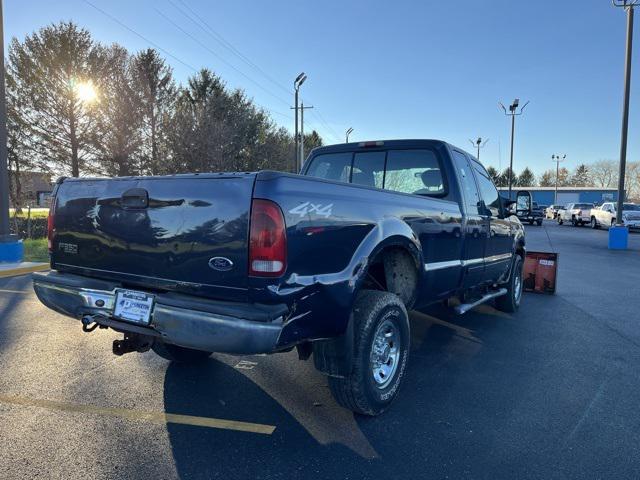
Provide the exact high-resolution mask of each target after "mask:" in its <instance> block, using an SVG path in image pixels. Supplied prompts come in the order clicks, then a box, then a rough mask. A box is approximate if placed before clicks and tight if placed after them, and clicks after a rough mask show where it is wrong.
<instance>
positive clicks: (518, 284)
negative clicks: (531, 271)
mask: <svg viewBox="0 0 640 480" xmlns="http://www.w3.org/2000/svg"><path fill="white" fill-rule="evenodd" d="M521 295H522V270H521V269H518V274H517V275H516V278H514V279H513V296H514V298H515V300H516V303H520V296H521Z"/></svg>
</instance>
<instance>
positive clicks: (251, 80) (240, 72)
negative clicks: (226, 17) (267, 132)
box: [154, 7, 289, 106]
mask: <svg viewBox="0 0 640 480" xmlns="http://www.w3.org/2000/svg"><path fill="white" fill-rule="evenodd" d="M154 10H155V11H156V13H158V15H160V16H161V17H162V18H164V19H165V20H166V21H167V22H169V23H170V24H171V25H173V26H174V27H176V28H177V29H178V30H180V32H182V33H183V34H184V35H186V36H187V37H189V38H190V39H191V40H193V41H194V42H196V43H197V44H198V45H200V46H201V47H202V48H204V49H205V50H207V51H208V52H209V53H211V54H212V55H213V56H215V57H216V58H217V59H218V60H220V61H221V62H222V63H224V64H225V65H227V66H228V67H229V68H231V69H233V70H234V71H235V72H237V73H238V74H240V75H242V76H243V77H244V78H246V79H247V80H249V81H250V82H251V83H253V84H254V85H256V86H257V87H258V88H260V89H261V90H262V91H263V92H265V93H267V94H268V95H271V96H272V97H273V98H276V99H278V100H280V101H281V102H282V103H284V104H285V105H287V106H288V105H289V102H287V101H286V100H284V99H283V98H282V97H279V96H278V95H276V94H275V93H273V92H271V91H270V90H268V89H266V88H265V87H263V86H262V85H261V84H260V82H257V81H256V80H254V79H253V78H251V77H250V76H249V75H247V74H245V73H244V72H243V71H242V70H240V69H238V68H236V66H235V65H233V64H232V63H230V62H228V61H227V60H225V59H224V58H223V57H222V56H221V55H220V54H218V53H217V52H216V51H214V50H213V49H211V48H210V47H209V46H208V45H207V44H206V43H203V42H202V41H200V40H199V39H198V38H196V37H194V36H193V35H191V33H189V32H188V31H186V30H185V29H184V28H182V27H181V26H180V25H178V24H177V23H176V22H174V21H173V20H172V19H171V18H169V17H167V16H166V15H165V14H164V13H162V11H160V10H159V9H157V8H155V7H154Z"/></svg>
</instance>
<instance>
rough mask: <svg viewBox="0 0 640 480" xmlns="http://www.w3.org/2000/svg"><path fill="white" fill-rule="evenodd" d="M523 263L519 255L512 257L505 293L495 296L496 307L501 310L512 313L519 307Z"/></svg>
mask: <svg viewBox="0 0 640 480" xmlns="http://www.w3.org/2000/svg"><path fill="white" fill-rule="evenodd" d="M523 265H524V263H523V261H522V257H521V256H520V255H516V256H515V258H514V259H513V266H512V267H511V275H510V277H509V283H508V284H507V285H506V287H507V293H506V295H502V296H501V297H498V298H496V308H497V309H498V310H500V311H502V312H507V313H513V312H515V311H517V310H518V308H519V307H520V300H521V299H522V287H523V283H522V267H523Z"/></svg>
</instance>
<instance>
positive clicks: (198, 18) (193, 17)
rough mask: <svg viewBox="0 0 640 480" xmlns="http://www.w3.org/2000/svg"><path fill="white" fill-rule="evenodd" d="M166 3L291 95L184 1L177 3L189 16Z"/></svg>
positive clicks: (289, 90) (176, 6) (179, 8)
mask: <svg viewBox="0 0 640 480" xmlns="http://www.w3.org/2000/svg"><path fill="white" fill-rule="evenodd" d="M167 1H168V2H169V3H170V4H171V5H172V6H173V7H174V8H175V9H176V10H178V11H179V12H180V13H181V14H182V15H184V16H185V17H186V18H188V19H189V20H191V22H193V23H194V24H195V25H196V26H198V27H199V28H200V29H201V30H202V31H203V32H205V33H206V34H207V35H209V36H210V37H211V38H213V39H214V40H215V41H216V42H218V43H219V44H220V45H222V46H223V47H225V48H226V49H227V50H229V51H230V52H231V53H233V54H234V55H235V56H236V57H238V58H240V59H241V60H242V61H243V62H245V63H246V64H247V65H249V66H250V67H251V68H253V69H254V70H256V71H257V72H259V73H260V74H262V75H263V76H264V77H265V78H266V79H267V80H269V81H270V82H271V83H272V84H273V85H275V86H277V87H278V88H280V89H281V90H282V91H283V92H285V93H287V94H288V95H293V92H292V91H291V89H289V88H287V87H285V86H284V85H283V84H282V83H280V82H279V81H277V80H276V79H274V78H273V77H272V76H271V75H269V74H268V73H267V72H265V71H264V70H263V69H262V68H261V67H260V66H259V65H257V64H256V63H254V62H253V61H252V60H251V59H250V58H248V57H247V56H246V55H245V54H243V53H242V52H241V51H240V50H238V49H237V48H236V47H235V45H233V43H231V42H230V41H229V40H227V39H226V38H224V37H223V36H222V35H221V34H220V33H218V32H217V31H216V30H214V29H213V28H212V27H211V25H209V24H208V23H207V22H206V21H204V20H203V19H202V17H201V16H200V15H198V13H197V12H196V11H195V10H194V9H193V8H191V7H190V6H189V5H188V4H187V3H186V2H184V0H178V1H179V2H180V3H181V4H182V5H183V6H184V7H185V8H186V9H187V10H188V11H189V12H190V14H189V13H187V12H185V11H184V10H183V9H182V8H181V7H179V6H178V5H176V4H175V3H174V2H173V0H167Z"/></svg>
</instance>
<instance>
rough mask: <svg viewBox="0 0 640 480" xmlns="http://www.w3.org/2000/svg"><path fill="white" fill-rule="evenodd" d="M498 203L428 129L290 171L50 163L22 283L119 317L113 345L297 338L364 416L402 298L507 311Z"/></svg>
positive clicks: (512, 280)
mask: <svg viewBox="0 0 640 480" xmlns="http://www.w3.org/2000/svg"><path fill="white" fill-rule="evenodd" d="M529 200H530V198H529ZM505 207H506V205H504V204H503V202H502V201H501V200H500V197H499V196H498V192H497V190H496V188H495V186H494V185H493V183H492V182H491V180H490V177H489V175H488V173H487V171H486V170H485V168H484V167H483V166H482V165H481V164H480V163H479V162H478V161H476V160H475V159H474V158H473V157H472V156H471V155H468V154H467V153H465V152H464V151H462V150H460V149H457V148H455V147H453V146H451V145H449V144H447V143H445V142H442V141H434V140H411V141H409V140H406V141H399V140H396V141H385V142H365V143H360V144H353V143H350V144H344V145H334V146H329V147H322V148H318V149H316V150H314V151H313V152H312V153H311V155H310V157H309V159H308V160H307V162H306V164H305V166H304V168H303V171H302V174H301V175H294V174H289V173H282V172H273V171H262V172H259V173H219V174H193V175H173V176H165V177H125V178H113V179H99V178H95V179H91V178H73V179H61V180H59V181H58V183H57V186H56V188H55V192H54V200H53V205H52V207H51V214H50V217H49V241H50V251H51V268H52V271H51V272H50V273H48V274H41V275H36V276H35V277H34V287H35V291H36V293H37V295H38V297H39V299H40V300H41V301H42V302H43V303H44V304H45V305H47V306H49V307H50V308H52V309H54V310H56V311H57V312H60V313H63V314H65V315H68V316H70V317H73V318H75V319H78V320H81V321H82V326H83V329H84V330H85V331H91V330H93V329H95V328H96V327H102V328H112V329H114V330H116V331H119V332H123V333H124V338H123V339H122V340H116V341H115V342H114V345H113V350H114V353H116V354H123V353H126V352H131V351H140V352H142V351H146V350H149V349H152V350H154V351H155V352H156V353H157V354H159V355H161V356H162V357H165V358H167V359H170V360H173V361H183V362H188V361H197V360H202V359H205V358H206V357H208V356H209V355H210V353H211V352H228V353H235V354H257V353H274V352H280V351H287V350H290V349H292V348H297V350H298V353H299V356H300V358H302V359H306V358H309V357H310V356H311V355H313V360H314V362H315V366H316V367H317V368H318V369H319V370H320V371H322V372H324V373H325V374H327V375H328V376H329V385H330V388H331V391H332V392H333V394H334V396H335V398H336V400H337V401H338V402H339V403H340V404H342V405H343V406H345V407H347V408H350V409H352V410H353V411H355V412H359V413H363V414H368V415H376V414H379V413H381V412H382V411H383V410H384V409H385V408H386V407H387V406H388V405H389V404H390V402H391V401H392V400H393V398H394V397H395V396H396V394H397V391H398V387H399V385H400V382H401V379H402V377H403V372H404V370H405V367H406V365H407V360H408V356H409V339H410V335H409V321H408V316H407V310H408V309H411V308H418V307H423V306H426V305H429V304H433V303H436V302H443V301H444V300H447V299H450V298H452V297H458V298H459V299H460V302H461V303H459V304H458V305H457V306H456V307H455V308H456V310H457V312H458V313H464V312H466V311H467V310H469V309H470V308H472V307H473V306H475V305H477V304H479V303H482V302H486V301H489V300H491V299H495V302H496V306H497V308H499V309H501V310H503V311H505V312H514V311H516V310H517V308H518V305H519V303H520V298H521V293H522V265H523V259H524V255H525V240H524V233H523V228H522V225H521V223H520V221H519V220H518V219H517V218H516V217H515V216H513V215H510V214H508V213H507V210H506V208H505Z"/></svg>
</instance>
